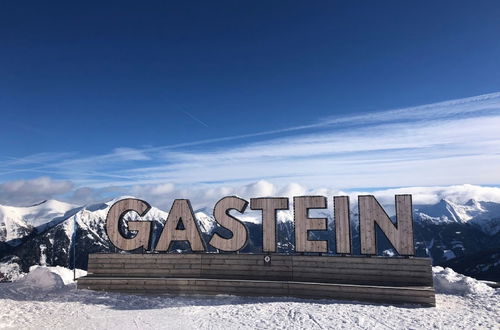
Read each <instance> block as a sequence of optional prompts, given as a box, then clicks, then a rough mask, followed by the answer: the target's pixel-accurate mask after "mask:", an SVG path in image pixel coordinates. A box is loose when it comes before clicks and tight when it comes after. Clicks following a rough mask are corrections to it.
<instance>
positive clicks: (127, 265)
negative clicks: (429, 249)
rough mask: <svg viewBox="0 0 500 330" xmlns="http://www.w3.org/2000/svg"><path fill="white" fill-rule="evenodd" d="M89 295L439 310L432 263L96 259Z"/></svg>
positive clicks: (85, 283)
mask: <svg viewBox="0 0 500 330" xmlns="http://www.w3.org/2000/svg"><path fill="white" fill-rule="evenodd" d="M78 287H79V288H82V289H92V290H105V291H120V292H136V293H148V292H151V293H169V294H203V295H217V294H232V295H249V296H255V295H257V296H291V297H300V298H317V299H343V300H358V301H369V302H381V303H412V304H422V305H427V306H434V305H435V297H434V288H433V284H432V269H431V261H430V259H428V258H394V257H354V256H350V257H347V256H326V255H325V256H311V255H279V254H273V255H264V254H212V253H200V254H172V253H170V254H125V253H117V254H90V255H89V268H88V275H87V276H85V277H82V278H79V279H78Z"/></svg>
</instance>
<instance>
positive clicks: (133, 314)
mask: <svg viewBox="0 0 500 330" xmlns="http://www.w3.org/2000/svg"><path fill="white" fill-rule="evenodd" d="M71 275H72V273H71V271H70V270H66V271H64V269H53V268H43V267H38V268H35V269H34V272H33V274H31V275H28V276H27V277H26V278H25V279H24V280H23V279H22V280H19V281H17V282H15V283H0V328H9V329H68V328H71V329H132V328H134V329H136V328H138V329H497V328H498V325H499V323H498V322H499V317H500V294H499V293H500V292H499V291H498V290H497V291H496V292H495V291H494V290H493V289H491V288H487V287H486V286H485V285H484V284H481V283H479V282H477V281H476V280H474V279H471V278H468V277H465V276H462V275H460V274H456V273H453V272H452V271H451V270H445V269H439V268H436V269H435V272H434V277H435V280H436V281H437V282H436V289H437V291H438V293H437V294H436V307H432V308H429V307H420V306H418V305H400V306H392V305H382V304H373V303H356V302H351V301H339V300H328V299H324V300H307V299H296V298H287V297H276V298H269V297H267V298H262V297H235V296H216V297H206V296H171V295H152V294H150V295H130V294H119V293H107V292H93V291H88V290H76V289H75V288H74V285H71V284H70V285H63V284H64V283H66V284H67V282H69V281H70V280H71ZM51 286H52V290H50V287H51ZM441 290H444V291H445V292H447V293H448V294H443V293H439V292H441Z"/></svg>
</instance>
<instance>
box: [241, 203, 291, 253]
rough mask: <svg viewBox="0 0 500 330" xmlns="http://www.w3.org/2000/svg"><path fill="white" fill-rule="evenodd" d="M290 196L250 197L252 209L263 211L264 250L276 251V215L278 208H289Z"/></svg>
mask: <svg viewBox="0 0 500 330" xmlns="http://www.w3.org/2000/svg"><path fill="white" fill-rule="evenodd" d="M288 207H289V206H288V198H285V197H267V198H252V199H250V208H251V209H252V210H261V211H262V235H263V237H262V250H263V251H264V252H276V219H277V218H276V217H277V212H278V210H288Z"/></svg>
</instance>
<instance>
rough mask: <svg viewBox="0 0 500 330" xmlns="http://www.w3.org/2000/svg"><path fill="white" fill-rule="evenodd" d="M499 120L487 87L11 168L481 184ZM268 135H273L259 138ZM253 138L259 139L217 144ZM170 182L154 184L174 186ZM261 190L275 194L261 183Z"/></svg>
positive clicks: (175, 179) (189, 180) (161, 176)
mask: <svg viewBox="0 0 500 330" xmlns="http://www.w3.org/2000/svg"><path fill="white" fill-rule="evenodd" d="M498 127H500V93H493V94H487V95H480V96H476V97H471V98H466V99H460V100H452V101H446V102H440V103H435V104H430V105H424V106H418V107H410V108H404V109H396V110H389V111H382V112H377V113H369V114H362V115H356V116H347V117H340V118H327V119H323V120H322V121H321V122H317V123H312V124H309V125H302V126H293V127H289V128H284V129H277V130H275V131H272V132H271V131H269V132H257V133H255V134H246V135H240V136H228V137H222V138H216V139H211V140H201V141H194V142H186V143H182V144H177V145H170V146H161V147H154V148H143V149H133V148H124V147H122V148H117V149H114V150H113V151H112V152H110V153H109V154H105V155H94V156H88V157H82V158H68V159H66V160H63V161H55V162H53V163H50V162H48V163H47V164H45V165H41V166H36V167H33V168H30V169H26V168H21V169H17V170H18V171H32V172H36V173H44V174H53V173H54V174H57V175H58V176H64V177H67V178H70V179H71V180H72V181H73V182H75V183H76V184H77V185H78V186H88V187H93V188H96V189H99V188H104V187H108V186H122V187H127V186H148V185H156V184H160V185H162V184H165V183H167V184H168V185H175V187H183V186H197V185H198V186H200V187H205V186H206V185H216V186H231V185H238V184H239V185H250V184H252V183H254V182H258V181H260V180H266V181H269V182H272V183H273V184H277V185H279V186H280V187H283V186H285V185H287V184H289V183H290V182H295V183H297V184H299V185H302V186H307V187H319V186H328V187H329V189H354V188H357V187H365V188H370V187H388V186H436V185H451V184H461V183H465V182H468V183H473V184H482V185H487V184H498V183H500V171H498V168H500V149H499V147H498V146H499V145H500V136H499V134H498ZM292 132H293V135H290V134H291V133H292ZM270 133H273V134H274V135H272V137H270V138H267V139H262V137H264V136H266V135H269V134H270ZM298 133H300V134H298ZM255 136H260V137H261V140H259V141H258V142H255V141H254V142H247V143H239V144H232V145H230V146H228V145H224V144H223V143H222V142H224V141H229V140H238V139H240V138H241V137H246V138H250V137H255ZM250 140H251V139H250ZM215 141H217V142H220V143H219V145H218V146H217V147H213V146H212V147H206V148H204V149H200V148H196V149H192V148H190V146H194V145H202V144H205V143H212V142H215ZM180 146H183V148H180ZM35 158H36V157H35ZM42 158H43V157H42ZM3 165H4V166H7V165H6V164H3ZM1 168H2V163H0V169H1ZM0 174H2V173H1V172H0ZM168 185H167V186H164V187H161V188H157V189H159V191H160V192H162V190H163V189H167V190H169V189H172V187H171V186H168ZM248 189H251V187H250V186H249V188H248ZM252 189H253V188H252ZM259 189H267V190H266V191H267V192H268V193H270V192H274V191H271V190H270V188H269V186H267V188H266V187H265V185H264V186H263V187H260V188H259ZM150 193H151V192H150Z"/></svg>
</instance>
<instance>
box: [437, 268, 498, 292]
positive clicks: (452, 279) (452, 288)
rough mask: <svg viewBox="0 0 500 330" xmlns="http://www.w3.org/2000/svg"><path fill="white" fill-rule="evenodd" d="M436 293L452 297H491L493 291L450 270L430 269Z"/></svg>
mask: <svg viewBox="0 0 500 330" xmlns="http://www.w3.org/2000/svg"><path fill="white" fill-rule="evenodd" d="M432 273H433V278H434V289H435V290H436V293H447V294H453V295H460V296H464V295H492V294H493V293H495V289H493V288H491V287H489V286H488V285H486V284H484V283H481V282H479V281H478V280H476V279H474V278H472V277H468V276H465V275H462V274H459V273H456V272H455V271H453V269H451V268H443V267H439V266H436V267H432Z"/></svg>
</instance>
